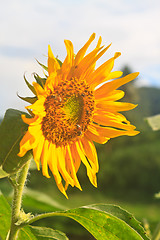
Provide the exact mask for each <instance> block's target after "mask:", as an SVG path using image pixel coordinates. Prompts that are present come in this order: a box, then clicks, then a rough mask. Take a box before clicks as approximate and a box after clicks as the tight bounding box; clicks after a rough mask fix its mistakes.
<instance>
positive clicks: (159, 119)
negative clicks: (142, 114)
mask: <svg viewBox="0 0 160 240" xmlns="http://www.w3.org/2000/svg"><path fill="white" fill-rule="evenodd" d="M147 121H148V123H149V125H150V126H151V128H152V130H153V131H157V130H160V114H157V115H155V116H151V117H148V118H147Z"/></svg>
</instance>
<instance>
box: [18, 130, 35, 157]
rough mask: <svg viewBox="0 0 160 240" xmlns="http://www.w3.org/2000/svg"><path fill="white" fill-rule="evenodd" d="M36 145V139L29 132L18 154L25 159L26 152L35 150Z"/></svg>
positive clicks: (23, 139)
mask: <svg viewBox="0 0 160 240" xmlns="http://www.w3.org/2000/svg"><path fill="white" fill-rule="evenodd" d="M34 143H35V138H34V137H33V136H32V135H31V134H30V133H29V132H28V131H27V132H26V134H25V135H24V136H23V138H22V140H21V141H20V151H19V153H18V156H19V157H23V156H24V155H25V154H26V152H28V151H29V150H31V149H32V148H33V144H34Z"/></svg>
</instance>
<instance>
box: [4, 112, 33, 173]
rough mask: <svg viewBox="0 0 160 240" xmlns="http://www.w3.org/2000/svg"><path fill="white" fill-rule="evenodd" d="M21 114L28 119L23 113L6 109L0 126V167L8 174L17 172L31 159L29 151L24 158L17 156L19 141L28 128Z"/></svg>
mask: <svg viewBox="0 0 160 240" xmlns="http://www.w3.org/2000/svg"><path fill="white" fill-rule="evenodd" d="M22 114H25V115H27V116H28V117H30V116H29V115H28V114H27V113H25V112H21V111H18V110H15V109H8V110H7V111H6V114H5V116H4V119H3V121H2V123H1V125H0V153H1V154H0V166H1V169H2V170H3V171H5V172H6V173H8V174H12V173H14V172H17V171H18V170H19V169H20V168H21V167H22V166H23V165H24V164H25V163H26V162H27V161H28V160H29V159H30V158H31V157H32V154H31V152H30V151H29V152H27V153H26V154H25V156H24V157H18V156H17V154H18V152H19V143H20V140H21V139H22V137H23V135H24V133H25V131H27V128H28V125H27V124H25V123H24V122H23V121H22V119H21V115H22Z"/></svg>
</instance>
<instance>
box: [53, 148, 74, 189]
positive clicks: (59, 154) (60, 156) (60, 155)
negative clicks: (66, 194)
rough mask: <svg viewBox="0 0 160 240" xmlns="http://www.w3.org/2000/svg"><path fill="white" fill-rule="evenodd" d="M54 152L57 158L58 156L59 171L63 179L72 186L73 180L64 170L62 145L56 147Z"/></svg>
mask: <svg viewBox="0 0 160 240" xmlns="http://www.w3.org/2000/svg"><path fill="white" fill-rule="evenodd" d="M56 152H57V158H58V168H59V171H60V173H61V175H62V176H63V178H64V180H65V181H66V182H67V183H69V184H70V185H71V186H72V187H73V186H74V181H73V179H72V177H71V176H70V175H69V173H68V172H67V170H66V163H65V151H64V147H57V148H56Z"/></svg>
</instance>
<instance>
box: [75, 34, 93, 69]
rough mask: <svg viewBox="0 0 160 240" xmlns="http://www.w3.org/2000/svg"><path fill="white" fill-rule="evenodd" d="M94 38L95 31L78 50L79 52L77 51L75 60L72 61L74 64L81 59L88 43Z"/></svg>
mask: <svg viewBox="0 0 160 240" xmlns="http://www.w3.org/2000/svg"><path fill="white" fill-rule="evenodd" d="M94 39H95V33H93V34H92V35H91V36H90V38H89V40H88V41H87V42H86V44H85V45H84V46H83V47H82V48H81V49H80V50H79V52H78V53H77V55H76V57H75V61H74V65H75V66H76V65H78V64H79V62H80V61H81V60H82V58H83V57H84V55H85V53H86V51H87V49H88V47H89V45H90V44H91V42H92V41H93V40H94Z"/></svg>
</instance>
